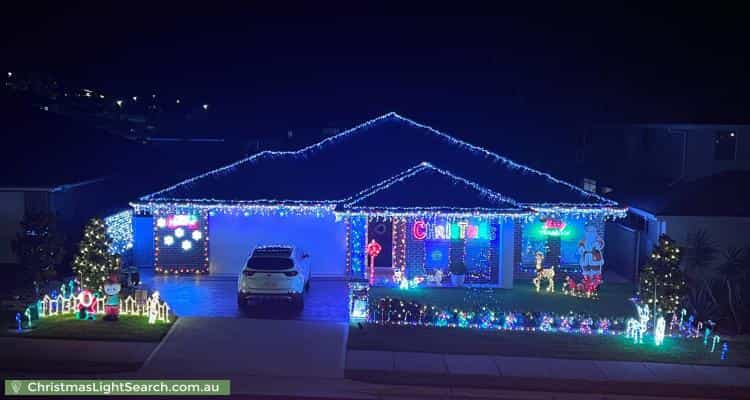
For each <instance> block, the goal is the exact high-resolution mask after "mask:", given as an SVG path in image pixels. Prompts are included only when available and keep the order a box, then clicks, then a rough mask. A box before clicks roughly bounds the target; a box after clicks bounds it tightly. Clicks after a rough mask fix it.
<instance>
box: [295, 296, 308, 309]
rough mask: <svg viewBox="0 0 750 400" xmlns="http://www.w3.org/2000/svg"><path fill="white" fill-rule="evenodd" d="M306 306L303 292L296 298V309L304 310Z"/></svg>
mask: <svg viewBox="0 0 750 400" xmlns="http://www.w3.org/2000/svg"><path fill="white" fill-rule="evenodd" d="M304 308H305V297H304V296H303V295H302V294H299V295H298V296H297V297H295V299H294V309H295V310H297V311H302V309H304Z"/></svg>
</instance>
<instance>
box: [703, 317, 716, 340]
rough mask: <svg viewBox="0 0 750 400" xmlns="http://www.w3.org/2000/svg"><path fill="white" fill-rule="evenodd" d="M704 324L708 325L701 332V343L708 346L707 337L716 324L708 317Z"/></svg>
mask: <svg viewBox="0 0 750 400" xmlns="http://www.w3.org/2000/svg"><path fill="white" fill-rule="evenodd" d="M706 325H708V326H707V327H706V330H705V331H704V332H703V345H704V346H708V337H709V336H711V332H712V331H713V330H714V326H716V323H715V322H714V321H711V320H710V319H709V320H708V322H707V323H706Z"/></svg>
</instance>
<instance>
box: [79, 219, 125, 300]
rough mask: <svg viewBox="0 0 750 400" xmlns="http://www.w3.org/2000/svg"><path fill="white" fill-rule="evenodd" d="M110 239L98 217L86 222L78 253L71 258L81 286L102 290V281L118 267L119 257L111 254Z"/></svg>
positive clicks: (117, 269)
mask: <svg viewBox="0 0 750 400" xmlns="http://www.w3.org/2000/svg"><path fill="white" fill-rule="evenodd" d="M111 243H112V239H111V238H110V237H109V235H108V234H107V227H106V225H105V224H104V221H103V220H102V219H100V218H93V219H91V220H90V221H89V223H88V224H86V227H85V228H84V232H83V239H82V240H81V242H80V243H79V244H78V254H77V255H76V257H75V260H73V270H74V271H75V272H76V274H77V275H78V278H79V280H80V282H81V287H83V288H87V289H91V290H92V291H95V290H99V291H101V290H102V287H103V285H104V281H105V280H106V279H107V278H109V277H110V276H111V275H112V274H113V273H115V272H117V271H119V269H120V257H119V256H117V255H115V254H112V252H111V250H110V245H111Z"/></svg>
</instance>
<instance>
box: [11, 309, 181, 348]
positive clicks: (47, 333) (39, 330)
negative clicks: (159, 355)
mask: <svg viewBox="0 0 750 400" xmlns="http://www.w3.org/2000/svg"><path fill="white" fill-rule="evenodd" d="M14 321H15V320H14ZM173 322H174V321H173ZM173 322H172V323H173ZM172 323H169V324H165V323H159V322H157V323H155V324H149V323H148V319H147V318H145V317H143V316H134V315H121V316H120V319H119V321H116V322H112V321H105V320H103V319H101V318H98V319H96V320H95V321H91V320H78V319H76V318H75V315H73V314H65V315H55V316H52V317H46V318H43V319H40V320H38V321H37V322H36V323H35V328H34V329H33V330H31V331H27V332H24V333H21V334H17V333H16V332H15V331H14V330H12V329H10V330H4V331H3V334H4V335H6V336H18V337H28V338H47V339H83V340H116V341H129V342H158V341H160V340H161V339H162V337H164V335H165V334H166V333H167V331H169V328H170V327H171V326H172ZM13 325H15V322H14V324H13ZM25 325H26V324H25V322H24V326H25Z"/></svg>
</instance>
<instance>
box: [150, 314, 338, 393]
mask: <svg viewBox="0 0 750 400" xmlns="http://www.w3.org/2000/svg"><path fill="white" fill-rule="evenodd" d="M347 332H348V324H346V323H342V322H328V321H325V322H324V321H284V320H262V319H250V318H206V317H201V318H198V317H187V318H180V319H179V320H178V321H177V323H176V324H175V326H174V327H173V328H172V330H171V331H170V333H169V334H168V335H167V337H166V339H165V340H164V341H163V342H162V343H161V345H160V346H159V347H158V348H157V349H156V351H154V353H152V355H151V357H150V358H149V359H148V360H147V361H146V363H145V364H144V366H143V368H142V369H141V370H140V371H139V376H140V377H161V378H165V377H169V378H180V377H193V378H194V377H203V378H210V377H221V378H223V379H226V378H230V379H232V380H233V381H234V382H237V381H241V380H242V379H243V378H244V377H249V376H261V377H309V378H328V379H341V378H343V377H344V359H345V357H346V337H347Z"/></svg>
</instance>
